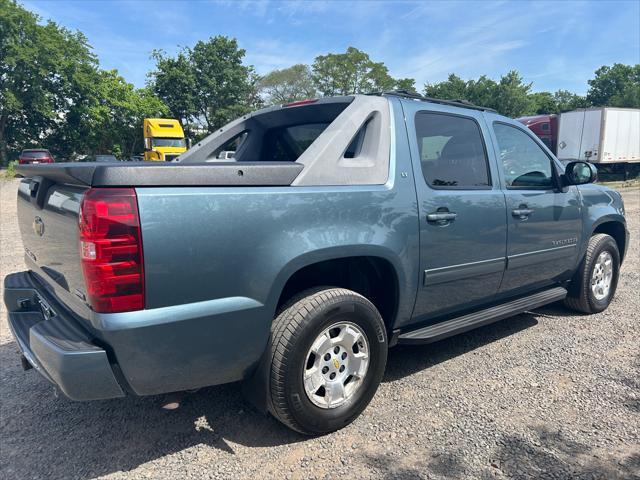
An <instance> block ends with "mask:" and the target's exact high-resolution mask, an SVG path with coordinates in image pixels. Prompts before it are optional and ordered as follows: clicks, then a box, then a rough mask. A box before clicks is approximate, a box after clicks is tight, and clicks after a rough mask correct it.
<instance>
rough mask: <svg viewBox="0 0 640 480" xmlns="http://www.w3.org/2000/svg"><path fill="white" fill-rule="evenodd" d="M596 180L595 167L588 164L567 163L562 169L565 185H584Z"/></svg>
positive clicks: (579, 162) (596, 172)
mask: <svg viewBox="0 0 640 480" xmlns="http://www.w3.org/2000/svg"><path fill="white" fill-rule="evenodd" d="M597 179H598V170H597V169H596V166H595V165H593V164H592V163H589V162H582V161H578V162H569V163H568V164H567V166H566V167H565V169H564V175H563V183H564V184H565V185H584V184H585V183H593V182H595V181H596V180H597Z"/></svg>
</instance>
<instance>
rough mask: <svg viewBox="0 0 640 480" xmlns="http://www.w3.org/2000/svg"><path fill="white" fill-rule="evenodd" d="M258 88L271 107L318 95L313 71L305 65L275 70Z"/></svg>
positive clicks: (267, 75) (264, 78)
mask: <svg viewBox="0 0 640 480" xmlns="http://www.w3.org/2000/svg"><path fill="white" fill-rule="evenodd" d="M258 86H259V90H260V93H261V94H262V95H263V96H264V97H265V98H266V101H267V103H268V104H270V105H274V104H278V103H289V102H294V101H296V100H304V99H305V98H314V97H315V96H316V95H317V92H316V88H315V86H314V85H313V78H312V76H311V69H310V68H309V66H308V65H303V64H297V65H293V66H292V67H289V68H283V69H281V70H273V71H271V72H269V73H267V74H266V75H265V76H264V77H262V78H261V79H260V80H259V82H258Z"/></svg>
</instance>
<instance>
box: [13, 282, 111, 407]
mask: <svg viewBox="0 0 640 480" xmlns="http://www.w3.org/2000/svg"><path fill="white" fill-rule="evenodd" d="M37 290H38V289H37V284H36V281H35V280H34V279H33V277H32V276H31V275H30V274H29V273H28V272H20V273H14V274H11V275H8V276H7V277H6V278H5V280H4V302H5V305H6V306H7V310H8V311H9V313H8V316H9V327H10V328H11V332H12V333H13V336H14V337H15V339H16V343H17V344H18V348H19V349H20V351H21V352H22V354H23V355H24V357H25V358H26V359H27V361H28V362H29V363H30V364H31V365H32V366H33V367H34V368H35V369H36V370H37V371H38V372H39V373H40V374H42V376H44V377H45V378H46V379H47V380H49V381H50V382H51V383H53V384H54V385H55V386H56V387H57V388H58V389H59V390H60V391H61V392H62V393H63V394H64V395H65V396H67V397H68V398H70V399H72V400H101V399H107V398H116V397H123V396H124V392H123V390H122V388H121V387H120V385H119V384H118V382H117V380H116V378H115V375H114V373H113V370H112V368H111V365H110V363H109V358H108V356H107V352H106V351H105V350H104V349H102V348H100V347H99V346H97V345H95V344H94V343H93V342H92V338H91V336H90V335H89V333H88V332H87V331H86V330H84V329H83V328H81V327H80V326H79V324H78V322H77V321H76V320H74V319H73V317H72V316H71V315H70V314H69V313H68V312H66V311H64V310H63V309H60V308H56V309H55V315H53V316H51V317H50V318H47V317H49V313H50V311H51V310H50V307H49V306H48V303H47V302H46V300H44V299H43V298H41V297H40V296H39V295H38V293H37Z"/></svg>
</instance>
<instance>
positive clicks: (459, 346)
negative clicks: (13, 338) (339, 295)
mask: <svg viewBox="0 0 640 480" xmlns="http://www.w3.org/2000/svg"><path fill="white" fill-rule="evenodd" d="M536 324H537V321H536V317H535V315H533V314H523V315H519V316H517V317H513V318H511V319H509V320H506V321H503V322H498V323H496V324H493V325H489V326H486V327H483V328H481V329H479V330H476V331H473V332H469V333H467V334H464V335H460V336H458V337H454V338H451V339H447V340H444V341H441V342H438V343H435V344H432V345H427V346H423V347H398V348H395V349H393V350H392V351H391V355H390V358H389V362H388V366H387V373H386V375H385V378H384V381H385V382H389V381H393V380H395V379H398V378H402V377H405V376H407V375H411V374H413V373H415V372H417V371H420V370H423V369H426V368H429V367H431V366H433V365H437V364H438V363H440V362H443V361H446V360H447V359H450V358H453V357H456V356H458V355H462V354H465V353H468V352H470V351H472V350H474V349H476V348H478V347H480V346H482V345H486V344H489V343H491V342H494V341H496V340H498V339H501V338H504V337H506V336H508V335H512V334H514V333H517V332H519V331H522V330H524V329H527V328H530V327H532V326H534V325H536ZM0 364H1V365H2V368H1V369H0V381H1V383H2V390H1V392H0V400H1V405H2V411H3V414H2V416H1V419H0V425H1V429H2V449H1V454H0V476H1V477H2V478H27V477H29V478H80V479H86V478H93V477H96V476H101V475H106V474H110V473H113V472H126V471H128V470H131V469H134V468H136V467H138V466H139V465H142V464H144V463H147V462H150V461H153V460H157V459H161V458H162V457H164V456H165V455H170V454H173V453H176V452H182V451H184V450H187V449H190V448H192V447H197V446H198V445H205V446H208V447H213V448H215V449H217V450H219V451H220V454H222V455H230V456H233V455H236V450H237V445H241V446H244V447H249V448H257V447H270V446H278V445H290V444H295V443H297V442H302V441H304V440H306V437H303V436H301V435H299V434H297V433H295V432H292V431H290V430H289V429H287V428H286V427H284V426H283V425H281V424H280V423H279V422H277V421H276V420H274V419H273V418H270V417H268V416H265V415H263V414H261V413H259V412H256V411H255V410H253V409H252V408H251V407H250V406H249V404H248V403H247V402H246V401H245V400H244V398H243V396H242V393H241V385H240V384H230V385H223V386H218V387H211V388H206V389H202V390H200V391H198V392H196V393H192V394H186V395H185V396H184V398H183V401H182V404H181V406H180V408H179V409H177V410H175V411H166V410H163V409H162V408H161V405H163V404H164V403H165V402H166V401H167V400H168V399H169V398H170V397H169V396H156V397H142V398H137V397H127V398H124V399H119V400H109V401H99V402H89V403H78V402H71V401H68V400H66V399H64V398H54V395H53V388H52V387H51V386H50V385H49V384H48V383H47V382H46V381H45V380H44V379H42V378H40V376H39V375H38V374H37V373H35V372H34V371H33V370H32V371H29V372H23V371H22V369H21V368H20V365H19V359H18V355H17V347H16V345H15V343H14V342H11V343H9V344H5V345H0ZM243 453H244V452H243Z"/></svg>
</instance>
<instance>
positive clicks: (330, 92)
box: [311, 47, 396, 96]
mask: <svg viewBox="0 0 640 480" xmlns="http://www.w3.org/2000/svg"><path fill="white" fill-rule="evenodd" d="M311 69H312V71H313V81H314V83H315V86H316V88H317V89H318V91H319V92H320V93H321V94H322V95H324V96H335V95H352V94H354V93H371V92H379V91H385V90H392V89H393V88H394V87H395V86H396V80H394V79H393V78H392V77H391V75H389V70H388V69H387V67H386V66H385V65H384V63H382V62H374V61H372V60H371V59H370V58H369V55H368V54H366V53H365V52H363V51H361V50H358V49H357V48H354V47H349V48H347V51H346V52H345V53H328V54H327V55H319V56H318V57H316V58H315V60H314V62H313V65H312V66H311Z"/></svg>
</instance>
